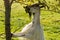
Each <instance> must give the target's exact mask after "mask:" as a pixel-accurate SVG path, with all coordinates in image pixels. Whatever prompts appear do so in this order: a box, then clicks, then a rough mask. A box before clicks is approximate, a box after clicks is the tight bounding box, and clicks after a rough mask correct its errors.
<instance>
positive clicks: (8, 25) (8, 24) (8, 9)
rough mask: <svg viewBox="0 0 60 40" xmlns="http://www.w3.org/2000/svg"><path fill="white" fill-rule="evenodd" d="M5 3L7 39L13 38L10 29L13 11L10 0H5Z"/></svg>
mask: <svg viewBox="0 0 60 40" xmlns="http://www.w3.org/2000/svg"><path fill="white" fill-rule="evenodd" d="M4 5H5V34H6V40H11V31H10V13H11V5H10V3H9V0H4Z"/></svg>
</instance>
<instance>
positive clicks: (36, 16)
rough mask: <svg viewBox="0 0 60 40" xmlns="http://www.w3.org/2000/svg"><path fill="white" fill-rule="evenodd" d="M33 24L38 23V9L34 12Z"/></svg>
mask: <svg viewBox="0 0 60 40" xmlns="http://www.w3.org/2000/svg"><path fill="white" fill-rule="evenodd" d="M33 24H34V25H40V10H39V11H38V12H36V13H35V14H34V17H33Z"/></svg>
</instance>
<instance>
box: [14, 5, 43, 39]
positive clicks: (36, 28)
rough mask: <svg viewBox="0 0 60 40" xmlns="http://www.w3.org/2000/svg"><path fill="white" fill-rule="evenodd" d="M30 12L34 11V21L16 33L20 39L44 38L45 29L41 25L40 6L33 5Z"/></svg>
mask: <svg viewBox="0 0 60 40" xmlns="http://www.w3.org/2000/svg"><path fill="white" fill-rule="evenodd" d="M30 12H31V13H34V17H33V21H32V22H31V23H29V24H27V25H26V26H25V27H24V28H23V29H22V31H21V32H20V33H14V34H13V36H14V37H20V38H19V40H44V36H43V30H42V27H41V26H40V7H39V6H37V7H31V8H30Z"/></svg>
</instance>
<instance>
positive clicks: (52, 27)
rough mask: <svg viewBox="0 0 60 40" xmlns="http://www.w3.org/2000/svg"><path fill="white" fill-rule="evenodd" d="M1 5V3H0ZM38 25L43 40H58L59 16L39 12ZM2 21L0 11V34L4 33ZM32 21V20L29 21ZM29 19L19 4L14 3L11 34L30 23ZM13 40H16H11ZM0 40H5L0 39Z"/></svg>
mask: <svg viewBox="0 0 60 40" xmlns="http://www.w3.org/2000/svg"><path fill="white" fill-rule="evenodd" d="M0 3H1V5H2V4H3V1H2V0H1V1H0ZM0 9H2V10H4V6H3V5H2V6H0ZM40 17H41V18H40V23H41V25H42V27H43V29H44V37H45V40H60V35H59V34H60V21H59V20H60V14H59V13H55V12H51V11H44V10H41V14H40ZM4 19H5V14H4V13H3V12H2V11H0V33H4V32H5V30H4V28H5V25H4V22H5V21H4ZM19 19H21V20H19ZM31 20H32V19H31ZM31 20H30V19H29V16H28V14H26V12H25V11H24V9H23V8H22V6H21V5H20V4H17V3H14V4H13V5H12V11H11V31H12V33H13V32H14V30H16V28H18V27H20V29H19V30H18V31H17V32H19V31H21V29H22V28H23V27H24V25H26V24H28V23H29V22H31ZM13 39H14V40H18V39H17V38H13ZM0 40H5V39H2V38H1V37H0Z"/></svg>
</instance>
